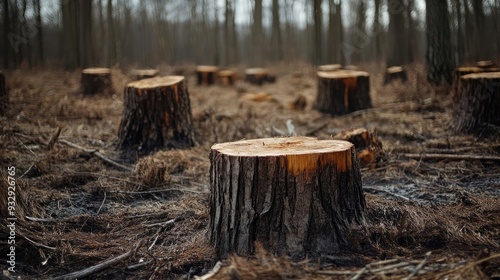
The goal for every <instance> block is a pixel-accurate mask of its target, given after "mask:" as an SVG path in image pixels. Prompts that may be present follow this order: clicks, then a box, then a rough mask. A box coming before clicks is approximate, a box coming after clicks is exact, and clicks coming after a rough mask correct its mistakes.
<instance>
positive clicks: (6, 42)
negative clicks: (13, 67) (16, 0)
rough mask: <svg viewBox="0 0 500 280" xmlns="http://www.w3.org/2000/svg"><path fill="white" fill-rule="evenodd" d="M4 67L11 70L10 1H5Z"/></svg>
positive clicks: (3, 21)
mask: <svg viewBox="0 0 500 280" xmlns="http://www.w3.org/2000/svg"><path fill="white" fill-rule="evenodd" d="M2 24H3V34H2V37H3V50H4V54H3V67H4V68H9V62H10V53H11V51H10V44H9V36H8V34H9V33H10V25H11V23H10V12H9V1H7V0H4V1H3V20H2Z"/></svg>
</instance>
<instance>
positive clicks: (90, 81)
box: [81, 68, 114, 95]
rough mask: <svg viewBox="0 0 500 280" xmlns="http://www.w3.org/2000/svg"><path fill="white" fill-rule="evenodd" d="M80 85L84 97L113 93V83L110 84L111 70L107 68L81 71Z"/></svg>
mask: <svg viewBox="0 0 500 280" xmlns="http://www.w3.org/2000/svg"><path fill="white" fill-rule="evenodd" d="M81 83H82V88H83V94H84V95H94V94H98V93H104V94H113V93H114V90H113V83H112V82H111V69H109V68H86V69H83V70H82V80H81Z"/></svg>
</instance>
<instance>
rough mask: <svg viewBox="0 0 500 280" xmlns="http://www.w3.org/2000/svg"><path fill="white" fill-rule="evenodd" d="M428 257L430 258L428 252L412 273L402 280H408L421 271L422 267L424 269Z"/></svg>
mask: <svg viewBox="0 0 500 280" xmlns="http://www.w3.org/2000/svg"><path fill="white" fill-rule="evenodd" d="M430 256H431V252H430V251H429V252H427V253H426V254H425V258H424V259H423V260H422V262H420V263H419V264H418V265H417V267H416V268H415V269H414V270H413V271H412V273H411V274H410V275H408V277H405V278H404V279H403V280H409V279H410V278H412V277H413V276H415V275H417V273H418V272H419V271H420V270H421V269H422V267H424V265H425V263H426V262H427V260H428V259H429V257H430Z"/></svg>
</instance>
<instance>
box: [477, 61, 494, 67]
mask: <svg viewBox="0 0 500 280" xmlns="http://www.w3.org/2000/svg"><path fill="white" fill-rule="evenodd" d="M476 66H477V67H479V68H493V67H495V66H494V63H493V61H491V60H481V61H476Z"/></svg>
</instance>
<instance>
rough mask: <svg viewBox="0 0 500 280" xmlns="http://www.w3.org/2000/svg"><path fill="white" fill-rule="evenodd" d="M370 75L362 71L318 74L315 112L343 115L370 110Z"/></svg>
mask: <svg viewBox="0 0 500 280" xmlns="http://www.w3.org/2000/svg"><path fill="white" fill-rule="evenodd" d="M371 106H372V105H371V99H370V75H369V74H368V73H367V72H364V71H350V70H341V71H335V72H321V71H319V72H318V93H317V96H316V101H315V104H314V107H315V108H316V110H318V111H320V112H323V113H327V114H332V115H345V114H348V113H351V112H354V111H357V110H361V109H366V108H370V107H371Z"/></svg>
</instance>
